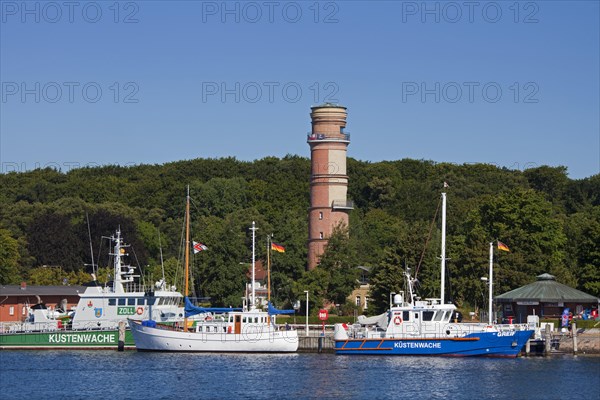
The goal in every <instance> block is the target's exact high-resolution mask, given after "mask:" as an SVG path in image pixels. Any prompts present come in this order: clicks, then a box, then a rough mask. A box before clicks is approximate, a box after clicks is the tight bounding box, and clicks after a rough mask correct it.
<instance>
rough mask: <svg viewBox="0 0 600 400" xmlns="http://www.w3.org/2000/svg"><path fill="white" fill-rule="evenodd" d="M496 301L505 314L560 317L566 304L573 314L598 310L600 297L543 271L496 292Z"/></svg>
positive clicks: (518, 316)
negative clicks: (531, 279) (533, 278)
mask: <svg viewBox="0 0 600 400" xmlns="http://www.w3.org/2000/svg"><path fill="white" fill-rule="evenodd" d="M494 301H495V302H496V304H498V305H500V306H502V314H503V316H505V317H508V316H513V317H515V318H516V319H517V321H516V322H525V321H526V320H527V315H531V314H537V315H540V316H542V317H558V316H560V315H561V314H562V312H563V310H564V309H565V308H570V310H571V311H572V312H573V315H576V314H579V313H581V312H582V311H583V310H594V309H595V310H596V312H597V309H598V303H599V302H600V299H599V298H597V297H595V296H592V295H590V294H587V293H585V292H582V291H581V290H577V289H574V288H572V287H569V286H567V285H564V284H562V283H559V282H557V281H556V278H555V277H554V276H553V275H550V274H542V275H539V276H538V277H537V280H536V281H535V282H533V283H530V284H528V285H525V286H522V287H520V288H517V289H514V290H511V291H510V292H506V293H504V294H501V295H499V296H496V297H494Z"/></svg>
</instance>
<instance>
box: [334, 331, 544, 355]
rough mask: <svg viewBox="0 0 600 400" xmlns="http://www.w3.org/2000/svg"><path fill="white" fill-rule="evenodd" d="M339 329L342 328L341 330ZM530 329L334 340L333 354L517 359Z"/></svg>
mask: <svg viewBox="0 0 600 400" xmlns="http://www.w3.org/2000/svg"><path fill="white" fill-rule="evenodd" d="M342 329H343V328H342ZM532 334H533V331H532V330H520V331H512V332H502V331H501V332H478V333H472V334H468V335H466V336H463V337H455V338H437V339H436V338H402V339H399V338H364V339H351V338H347V339H343V338H336V339H335V352H336V354H345V355H357V354H365V355H366V354H369V355H373V354H376V355H400V356H454V357H467V356H479V357H509V358H513V357H517V355H518V354H519V352H520V351H521V349H522V348H523V346H525V344H526V343H527V340H529V338H530V337H531V335H532Z"/></svg>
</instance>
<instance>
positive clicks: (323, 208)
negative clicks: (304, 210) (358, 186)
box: [307, 103, 353, 270]
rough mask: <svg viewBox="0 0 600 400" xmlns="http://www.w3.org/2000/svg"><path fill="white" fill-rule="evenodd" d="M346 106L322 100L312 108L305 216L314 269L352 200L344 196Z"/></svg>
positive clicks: (345, 220)
mask: <svg viewBox="0 0 600 400" xmlns="http://www.w3.org/2000/svg"><path fill="white" fill-rule="evenodd" d="M346 116H347V112H346V107H342V106H339V105H336V104H331V103H325V104H323V105H320V106H315V107H312V108H311V113H310V117H311V120H312V132H311V133H309V134H308V140H307V142H308V144H309V146H310V158H311V175H310V209H309V216H308V269H309V270H311V269H314V268H315V267H316V266H317V264H318V263H319V258H320V256H321V255H322V254H323V251H324V250H325V247H326V246H327V240H328V238H329V237H330V236H331V233H332V232H333V229H334V228H335V227H336V226H338V225H340V224H342V225H345V226H348V211H349V210H352V208H353V206H352V202H350V201H348V200H347V199H346V194H347V191H348V175H347V174H346V152H347V148H348V144H350V135H349V134H346V133H344V128H345V127H346Z"/></svg>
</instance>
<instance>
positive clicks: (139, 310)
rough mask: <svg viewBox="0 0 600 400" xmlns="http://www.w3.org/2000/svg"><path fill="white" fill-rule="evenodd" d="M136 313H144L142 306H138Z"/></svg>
mask: <svg viewBox="0 0 600 400" xmlns="http://www.w3.org/2000/svg"><path fill="white" fill-rule="evenodd" d="M136 313H137V315H142V314H143V313H144V307H138V308H137V311H136Z"/></svg>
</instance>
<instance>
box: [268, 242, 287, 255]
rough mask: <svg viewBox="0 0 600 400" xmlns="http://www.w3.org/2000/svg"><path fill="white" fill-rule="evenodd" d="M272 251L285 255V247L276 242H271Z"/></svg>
mask: <svg viewBox="0 0 600 400" xmlns="http://www.w3.org/2000/svg"><path fill="white" fill-rule="evenodd" d="M271 250H273V251H277V252H279V253H285V247H283V246H282V245H280V244H277V243H275V242H271Z"/></svg>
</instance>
